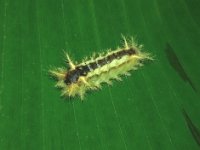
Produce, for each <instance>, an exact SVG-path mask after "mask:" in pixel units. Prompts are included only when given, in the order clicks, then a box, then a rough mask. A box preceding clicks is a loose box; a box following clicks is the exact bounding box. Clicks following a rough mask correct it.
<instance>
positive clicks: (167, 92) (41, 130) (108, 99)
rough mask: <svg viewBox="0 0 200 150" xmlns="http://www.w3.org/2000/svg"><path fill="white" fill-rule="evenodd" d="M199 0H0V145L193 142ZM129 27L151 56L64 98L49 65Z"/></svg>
mask: <svg viewBox="0 0 200 150" xmlns="http://www.w3.org/2000/svg"><path fill="white" fill-rule="evenodd" d="M199 8H200V1H199V0H71V1H70V0H16V1H13V0H0V150H18V149H19V150H30V149H33V150H65V149H69V150H76V149H80V150H83V149H85V150H94V149H95V150H98V149H101V150H104V149H105V150H111V149H112V150H118V149H119V150H122V149H123V150H133V149H137V150H140V149H144V150H146V149H152V150H161V149H162V150H180V149H181V150H183V149H184V150H189V149H190V150H196V149H199V148H200V147H199V146H200V132H199V130H198V129H199V128H200V92H199V90H200V84H199V83H200V78H199V77H200V66H199V65H200V49H199V48H200V42H199V39H200V17H199V15H200V9H199ZM121 34H123V35H125V36H134V37H136V39H137V41H138V42H139V43H140V44H144V46H145V48H144V49H145V51H148V52H150V53H152V54H153V56H154V58H155V61H153V62H151V63H146V64H145V66H144V67H142V68H140V69H138V70H137V71H132V72H131V74H132V76H131V77H123V81H122V82H116V81H114V84H113V86H107V85H104V86H103V88H102V90H99V91H96V92H90V93H88V94H87V95H86V97H85V101H84V102H81V101H80V99H79V98H74V99H73V100H71V101H69V98H66V99H63V98H61V97H60V90H58V89H56V88H54V85H55V83H56V81H54V80H53V79H51V78H50V77H49V76H48V70H49V68H51V67H61V66H66V64H65V59H64V54H63V50H65V51H67V52H68V53H69V55H70V56H71V57H72V58H73V60H76V61H80V60H82V58H84V57H86V56H90V55H91V54H92V53H93V52H103V51H105V50H106V49H108V48H112V49H115V48H116V47H117V46H119V45H120V44H121V43H122V40H121Z"/></svg>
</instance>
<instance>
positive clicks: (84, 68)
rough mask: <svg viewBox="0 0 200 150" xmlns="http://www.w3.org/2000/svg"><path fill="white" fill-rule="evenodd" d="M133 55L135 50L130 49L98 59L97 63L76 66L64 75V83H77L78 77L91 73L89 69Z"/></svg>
mask: <svg viewBox="0 0 200 150" xmlns="http://www.w3.org/2000/svg"><path fill="white" fill-rule="evenodd" d="M134 54H136V50H135V49H133V48H130V49H129V50H122V51H119V52H117V53H113V54H110V55H108V56H107V57H105V58H102V59H99V60H98V61H97V62H91V63H89V64H86V65H81V66H77V67H76V69H74V70H71V71H69V72H68V73H67V74H66V77H65V81H64V82H65V83H66V84H71V83H75V82H77V81H78V78H79V77H80V76H86V75H87V74H88V72H90V71H91V69H92V70H95V69H97V68H98V67H99V66H100V67H102V66H104V65H106V64H108V63H110V62H112V61H113V60H114V59H120V58H121V57H123V56H125V55H134Z"/></svg>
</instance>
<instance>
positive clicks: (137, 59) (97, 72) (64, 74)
mask: <svg viewBox="0 0 200 150" xmlns="http://www.w3.org/2000/svg"><path fill="white" fill-rule="evenodd" d="M141 48H142V46H141V45H140V46H138V45H137V44H135V43H134V41H133V40H131V41H130V42H127V40H126V39H125V38H124V46H123V47H122V48H118V49H117V50H114V51H108V52H107V54H106V55H100V56H99V57H96V58H92V59H91V60H88V61H84V62H82V63H80V64H77V65H75V64H74V63H73V62H72V61H71V59H70V58H69V56H68V55H66V56H67V59H68V63H69V66H70V70H68V71H67V69H63V68H58V69H55V70H51V71H50V72H51V74H52V75H53V76H55V77H56V78H57V79H58V82H57V84H56V87H59V88H62V95H64V96H72V97H74V96H76V95H79V96H80V97H81V99H83V98H84V95H85V92H86V91H88V90H96V89H99V88H100V87H101V84H102V83H107V84H111V81H112V79H116V80H121V78H120V76H121V75H129V73H128V72H129V71H130V70H133V69H137V67H138V66H141V65H142V61H143V60H145V59H149V60H152V58H151V57H150V56H149V54H148V53H144V52H141Z"/></svg>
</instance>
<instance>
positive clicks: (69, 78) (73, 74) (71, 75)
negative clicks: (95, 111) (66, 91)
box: [64, 69, 80, 85]
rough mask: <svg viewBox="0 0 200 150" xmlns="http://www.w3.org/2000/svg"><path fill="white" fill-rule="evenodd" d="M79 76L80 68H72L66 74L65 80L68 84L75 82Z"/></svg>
mask: <svg viewBox="0 0 200 150" xmlns="http://www.w3.org/2000/svg"><path fill="white" fill-rule="evenodd" d="M79 76H80V72H79V70H76V69H75V70H71V71H69V72H68V73H67V74H66V76H65V81H64V82H65V83H66V84H68V85H69V84H71V83H75V82H77V81H78V78H79Z"/></svg>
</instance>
